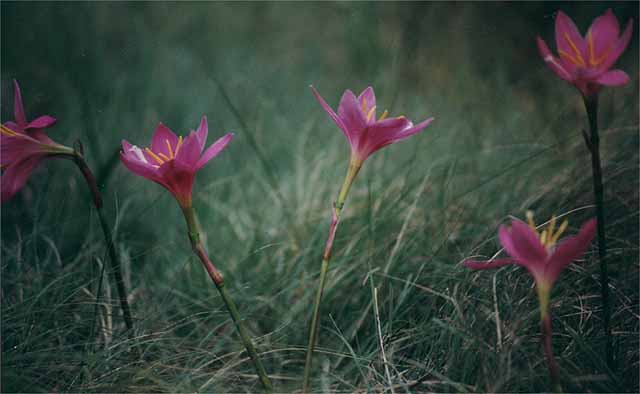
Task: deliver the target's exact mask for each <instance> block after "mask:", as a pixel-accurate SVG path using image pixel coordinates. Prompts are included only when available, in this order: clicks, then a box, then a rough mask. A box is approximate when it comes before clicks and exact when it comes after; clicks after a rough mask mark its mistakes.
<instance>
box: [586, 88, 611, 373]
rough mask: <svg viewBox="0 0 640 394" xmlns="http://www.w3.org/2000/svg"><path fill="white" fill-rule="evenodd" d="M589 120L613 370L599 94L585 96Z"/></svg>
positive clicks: (608, 357)
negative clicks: (599, 130)
mask: <svg viewBox="0 0 640 394" xmlns="http://www.w3.org/2000/svg"><path fill="white" fill-rule="evenodd" d="M583 98H584V105H585V108H586V110H587V117H588V118H589V128H590V133H589V136H588V143H587V148H588V149H589V151H590V152H591V169H592V173H593V177H592V178H593V194H594V199H595V204H596V218H597V219H598V257H599V259H600V292H601V297H602V323H603V329H604V335H605V356H606V360H607V366H608V367H609V369H611V370H613V367H614V365H613V352H612V349H611V326H610V317H611V305H610V301H609V274H608V270H607V260H606V258H607V238H606V234H605V219H604V187H603V184H602V165H601V163H600V136H599V134H598V94H597V93H596V94H592V95H589V96H583Z"/></svg>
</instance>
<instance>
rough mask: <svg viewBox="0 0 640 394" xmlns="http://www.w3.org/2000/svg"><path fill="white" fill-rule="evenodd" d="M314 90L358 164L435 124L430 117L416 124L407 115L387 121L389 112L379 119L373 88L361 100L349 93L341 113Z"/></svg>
mask: <svg viewBox="0 0 640 394" xmlns="http://www.w3.org/2000/svg"><path fill="white" fill-rule="evenodd" d="M311 90H312V91H313V94H314V95H315V96H316V99H318V101H319V102H320V105H322V108H324V110H325V111H327V113H328V114H329V116H330V117H331V119H333V121H334V122H336V124H337V125H338V127H340V129H341V130H342V132H343V133H344V135H345V136H346V137H347V139H348V140H349V144H350V145H351V160H352V161H353V162H354V163H356V164H357V165H362V163H363V162H364V161H365V160H366V159H367V157H369V156H370V155H371V154H372V153H373V152H375V151H377V150H378V149H381V148H383V147H385V146H387V145H389V144H393V143H394V142H397V141H400V140H403V139H405V138H407V137H409V136H412V135H414V134H416V133H419V132H420V131H422V130H423V129H424V128H425V127H427V126H428V125H429V124H430V123H431V122H432V121H433V118H429V119H426V120H425V121H423V122H421V123H418V124H417V125H414V124H413V123H412V122H411V121H410V120H409V119H407V118H405V117H404V116H398V117H394V118H387V115H388V112H387V111H386V110H385V111H384V112H383V113H382V115H381V116H380V118H378V119H376V96H375V93H374V92H373V88H372V87H368V88H366V89H365V90H364V91H363V92H362V93H361V94H360V96H358V97H356V96H355V95H354V94H353V92H352V91H351V90H346V91H345V92H344V94H343V95H342V99H341V100H340V105H339V106H338V113H337V114H336V113H335V112H334V111H333V109H331V107H330V106H329V105H328V104H327V103H326V102H325V101H324V99H323V98H322V97H321V96H320V94H319V93H318V92H317V91H316V89H315V88H314V87H313V86H311Z"/></svg>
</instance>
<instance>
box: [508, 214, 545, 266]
mask: <svg viewBox="0 0 640 394" xmlns="http://www.w3.org/2000/svg"><path fill="white" fill-rule="evenodd" d="M511 241H512V242H513V246H514V248H515V249H516V250H517V254H518V255H519V256H520V258H519V259H518V260H521V261H522V262H523V263H525V262H527V261H535V262H540V261H545V260H546V259H547V251H546V249H545V248H544V246H543V245H542V243H541V242H540V240H539V239H538V235H537V234H536V233H535V231H533V230H532V229H531V227H529V226H528V225H527V224H526V223H524V222H522V221H520V220H513V221H511Z"/></svg>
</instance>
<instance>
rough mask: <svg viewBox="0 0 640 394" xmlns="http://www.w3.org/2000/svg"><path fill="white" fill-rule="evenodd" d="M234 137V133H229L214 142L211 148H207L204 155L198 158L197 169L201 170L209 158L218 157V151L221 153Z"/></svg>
mask: <svg viewBox="0 0 640 394" xmlns="http://www.w3.org/2000/svg"><path fill="white" fill-rule="evenodd" d="M232 139H233V133H228V134H226V135H225V136H224V137H222V138H220V139H218V140H217V141H216V142H214V143H213V144H212V145H211V146H210V147H209V148H207V150H206V151H205V152H204V154H203V155H202V157H200V159H198V162H197V163H196V170H199V169H200V168H202V167H203V166H204V165H205V164H207V162H209V160H211V159H213V158H214V157H216V156H217V155H218V153H220V152H221V151H222V150H223V149H224V148H226V147H227V145H228V144H229V142H231V140H232Z"/></svg>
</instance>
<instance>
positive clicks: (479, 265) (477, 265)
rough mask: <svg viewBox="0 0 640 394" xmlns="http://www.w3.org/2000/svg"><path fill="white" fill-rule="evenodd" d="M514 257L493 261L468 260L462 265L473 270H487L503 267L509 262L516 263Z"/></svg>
mask: <svg viewBox="0 0 640 394" xmlns="http://www.w3.org/2000/svg"><path fill="white" fill-rule="evenodd" d="M515 263H516V262H515V261H514V260H513V259H509V258H507V259H495V260H491V261H476V260H466V261H465V262H464V263H462V265H464V266H465V267H467V268H471V269H473V270H486V269H491V268H498V267H503V266H505V265H509V264H515Z"/></svg>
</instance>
